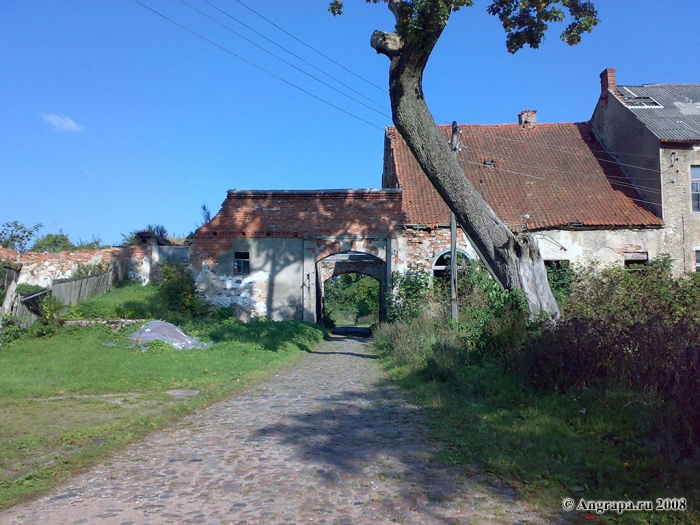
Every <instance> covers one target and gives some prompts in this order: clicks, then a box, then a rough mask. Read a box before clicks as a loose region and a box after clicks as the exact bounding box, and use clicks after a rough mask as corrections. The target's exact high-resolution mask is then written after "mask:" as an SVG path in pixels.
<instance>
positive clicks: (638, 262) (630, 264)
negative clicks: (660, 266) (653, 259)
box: [625, 252, 649, 270]
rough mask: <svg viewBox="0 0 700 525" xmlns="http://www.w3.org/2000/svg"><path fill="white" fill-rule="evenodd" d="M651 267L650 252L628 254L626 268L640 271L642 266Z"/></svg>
mask: <svg viewBox="0 0 700 525" xmlns="http://www.w3.org/2000/svg"><path fill="white" fill-rule="evenodd" d="M648 265H649V252H626V253H625V268H627V269H630V270H639V269H641V267H642V266H648Z"/></svg>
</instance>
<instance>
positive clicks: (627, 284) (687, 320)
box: [513, 257, 700, 451]
mask: <svg viewBox="0 0 700 525" xmlns="http://www.w3.org/2000/svg"><path fill="white" fill-rule="evenodd" d="M698 284H700V280H699V278H698V276H696V275H690V276H684V277H681V278H674V277H673V276H672V275H671V271H670V264H669V259H668V258H667V257H662V258H659V259H657V260H656V261H653V262H652V264H651V265H650V266H648V267H642V268H640V269H639V270H636V271H628V270H625V269H623V268H621V267H600V266H599V265H589V266H586V267H584V268H580V269H579V270H578V271H577V272H576V274H575V275H574V279H573V281H572V293H571V298H570V301H569V303H568V305H567V307H566V308H565V309H564V311H563V315H562V319H561V321H560V322H559V323H558V324H557V326H556V328H555V329H553V330H546V329H545V330H540V331H534V332H533V333H532V335H531V337H530V338H529V340H528V341H527V343H526V345H525V347H524V348H523V351H522V353H521V355H520V356H519V357H520V358H519V360H517V361H515V362H514V366H513V369H516V370H520V373H522V374H525V375H526V376H527V377H529V378H530V380H531V381H532V382H533V383H534V384H535V385H536V386H537V387H539V388H543V389H557V390H567V389H570V388H572V387H573V388H577V389H584V388H594V389H597V390H605V389H625V390H631V391H636V392H642V393H645V394H648V395H652V396H656V397H658V398H659V399H660V400H661V401H663V402H664V403H665V405H666V407H665V408H664V410H663V411H660V412H659V415H660V417H662V419H663V420H664V423H663V425H662V426H661V428H666V429H668V431H670V432H673V434H674V439H675V440H676V441H678V442H679V443H682V444H683V446H684V447H686V450H687V451H688V450H690V449H689V448H688V447H691V446H692V445H694V441H695V440H696V439H697V438H696V436H698V435H700V312H698V308H697V305H698V304H700V286H698ZM681 422H682V423H681ZM694 446H696V444H695V445H694Z"/></svg>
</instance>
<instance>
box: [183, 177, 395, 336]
mask: <svg viewBox="0 0 700 525" xmlns="http://www.w3.org/2000/svg"><path fill="white" fill-rule="evenodd" d="M401 214H402V211H401V190H399V189H381V190H377V189H369V190H306V191H296V190H295V191H229V192H228V196H227V199H226V200H225V201H224V203H223V205H222V208H221V210H220V211H219V213H217V214H216V216H215V217H214V218H213V219H212V220H211V221H210V222H208V223H206V224H204V225H203V226H202V227H201V228H199V230H198V231H197V233H196V234H195V236H194V239H193V243H192V250H191V254H192V258H193V264H194V266H195V269H196V270H197V273H198V275H197V284H198V287H199V289H200V290H201V291H202V292H203V293H204V294H205V295H206V296H207V298H208V300H209V301H210V302H211V303H214V304H220V305H227V306H233V307H234V308H235V309H236V310H237V311H238V316H239V317H240V318H250V317H253V316H255V315H259V316H266V317H268V318H270V319H274V320H280V319H299V320H304V321H310V322H318V321H319V320H320V319H321V316H322V314H323V312H322V308H323V307H322V304H323V301H322V298H323V293H324V291H323V282H324V281H325V280H326V279H328V278H329V277H332V276H333V275H340V274H341V273H350V272H353V273H363V274H365V275H370V276H371V277H374V278H375V279H377V281H379V284H380V319H383V318H384V316H385V314H386V294H387V293H388V283H389V282H390V278H391V273H392V271H393V268H392V254H393V253H394V251H395V249H396V231H397V228H398V227H399V225H400V224H401V222H402V221H401V216H402V215H401Z"/></svg>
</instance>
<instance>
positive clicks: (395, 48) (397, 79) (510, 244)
mask: <svg viewBox="0 0 700 525" xmlns="http://www.w3.org/2000/svg"><path fill="white" fill-rule="evenodd" d="M392 4H395V2H390V8H391V6H392ZM392 11H393V9H392ZM394 14H395V15H396V14H397V13H396V12H395V13H394ZM441 32H442V30H441V29H440V30H439V31H438V32H437V34H435V35H433V39H432V44H430V39H428V41H426V40H423V41H422V42H421V45H420V47H417V46H416V45H411V44H404V43H403V42H401V40H400V39H399V37H398V36H397V35H396V34H393V33H383V32H381V31H375V32H374V34H373V35H372V41H371V43H372V47H374V48H375V50H376V51H377V52H378V53H382V54H384V55H387V56H388V57H389V58H390V59H391V66H390V69H389V92H390V97H391V109H392V116H393V121H394V124H395V125H396V128H397V129H398V131H399V133H401V136H402V137H403V138H404V140H405V141H406V144H408V147H409V148H410V150H411V152H412V153H413V155H414V156H415V158H416V160H417V161H418V164H419V165H420V166H421V168H422V169H423V171H424V172H425V174H426V175H427V177H428V179H429V180H430V182H431V183H432V184H433V186H434V187H435V189H436V190H437V192H438V193H439V194H440V196H441V197H442V198H443V199H444V200H445V202H446V203H447V205H448V206H449V208H450V209H451V210H452V211H453V212H454V214H455V216H456V218H457V222H458V223H459V224H460V226H461V227H462V229H463V230H464V231H465V233H466V234H467V236H468V237H469V239H470V241H471V243H472V245H473V246H474V248H475V249H476V251H477V252H478V253H479V255H480V257H481V259H482V261H483V262H484V263H485V264H486V266H487V267H488V268H489V271H490V272H491V274H492V275H493V277H494V278H495V279H496V280H497V281H498V282H499V283H500V284H501V285H502V286H503V287H505V288H507V289H509V290H523V291H524V292H525V294H526V296H527V300H528V304H529V307H530V315H531V316H536V315H538V314H539V313H541V312H546V313H549V314H551V315H552V316H554V317H557V316H558V315H559V308H558V306H557V303H556V300H555V299H554V296H553V295H552V291H551V288H550V286H549V281H548V280H547V270H546V268H545V266H544V261H543V260H542V257H541V256H540V251H539V248H538V245H537V240H536V239H535V238H534V237H533V236H532V235H529V234H518V235H514V234H513V233H512V232H511V231H510V229H509V228H508V227H507V226H506V225H505V224H504V223H503V222H502V221H501V220H500V219H499V218H498V216H496V214H495V213H494V211H493V210H492V209H491V207H490V206H489V205H488V204H487V202H486V201H485V200H484V198H483V197H482V196H481V194H480V193H479V192H478V191H476V189H475V188H474V186H473V185H472V184H471V182H469V180H468V179H467V177H466V176H465V175H464V172H463V171H462V168H461V166H460V165H459V162H458V161H457V159H456V158H455V155H454V153H453V152H452V150H451V148H450V146H449V144H448V142H447V140H446V139H445V136H444V135H443V134H442V133H441V131H440V129H439V128H438V126H437V124H436V123H435V121H434V120H433V117H432V115H431V113H430V110H429V109H428V106H427V104H426V102H425V98H424V96H423V86H422V84H423V71H424V69H425V66H426V64H427V61H428V57H429V56H430V52H431V51H432V48H433V47H434V43H435V42H437V39H438V37H439V36H440V33H441Z"/></svg>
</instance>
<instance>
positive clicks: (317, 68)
mask: <svg viewBox="0 0 700 525" xmlns="http://www.w3.org/2000/svg"><path fill="white" fill-rule="evenodd" d="M202 2H204V3H205V4H209V5H210V6H212V7H213V8H214V9H216V10H217V11H219V12H220V13H222V14H224V15H226V16H227V17H229V18H230V19H231V20H234V21H235V22H237V23H239V24H240V25H242V26H243V27H245V28H246V29H248V30H250V31H252V32H253V33H255V34H256V35H258V36H259V37H260V38H264V39H265V40H267V41H268V42H270V43H271V44H272V45H274V46H277V47H278V48H280V49H281V50H283V51H285V52H287V53H289V54H290V55H292V56H293V57H294V58H296V59H297V60H300V61H301V62H303V63H304V64H306V65H307V66H309V67H312V68H314V69H315V70H316V71H318V72H319V73H321V74H323V75H325V76H327V77H328V78H330V79H332V80H334V81H335V82H337V83H338V84H340V85H341V86H343V87H345V88H347V89H349V90H350V91H352V92H353V93H355V94H357V95H359V96H361V97H362V98H364V99H366V100H369V101H370V102H372V103H373V104H376V105H377V106H379V107H380V108H382V109H385V110H389V108H388V107H387V106H385V105H383V104H381V103H379V102H377V101H375V100H373V99H372V98H370V97H368V96H366V95H364V94H363V93H361V92H359V91H357V90H356V89H354V88H352V87H351V86H349V85H347V84H345V83H344V82H342V81H341V80H338V79H337V78H335V77H334V76H333V75H330V74H329V73H327V72H325V71H324V70H323V69H321V68H319V67H316V66H315V65H314V64H312V63H311V62H309V61H308V60H305V59H304V58H303V57H300V56H299V55H297V54H296V53H293V52H292V51H290V50H289V49H287V48H286V47H284V46H282V45H281V44H278V43H277V42H275V41H274V40H272V39H271V38H268V37H267V36H265V35H264V34H262V33H261V32H260V31H257V30H256V29H255V28H253V27H251V26H249V25H248V24H246V23H245V22H242V21H241V20H239V19H238V18H236V17H235V16H233V15H231V14H230V13H228V12H226V11H224V10H223V9H221V8H219V7H218V6H216V5H214V4H213V3H211V2H209V0H202Z"/></svg>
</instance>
